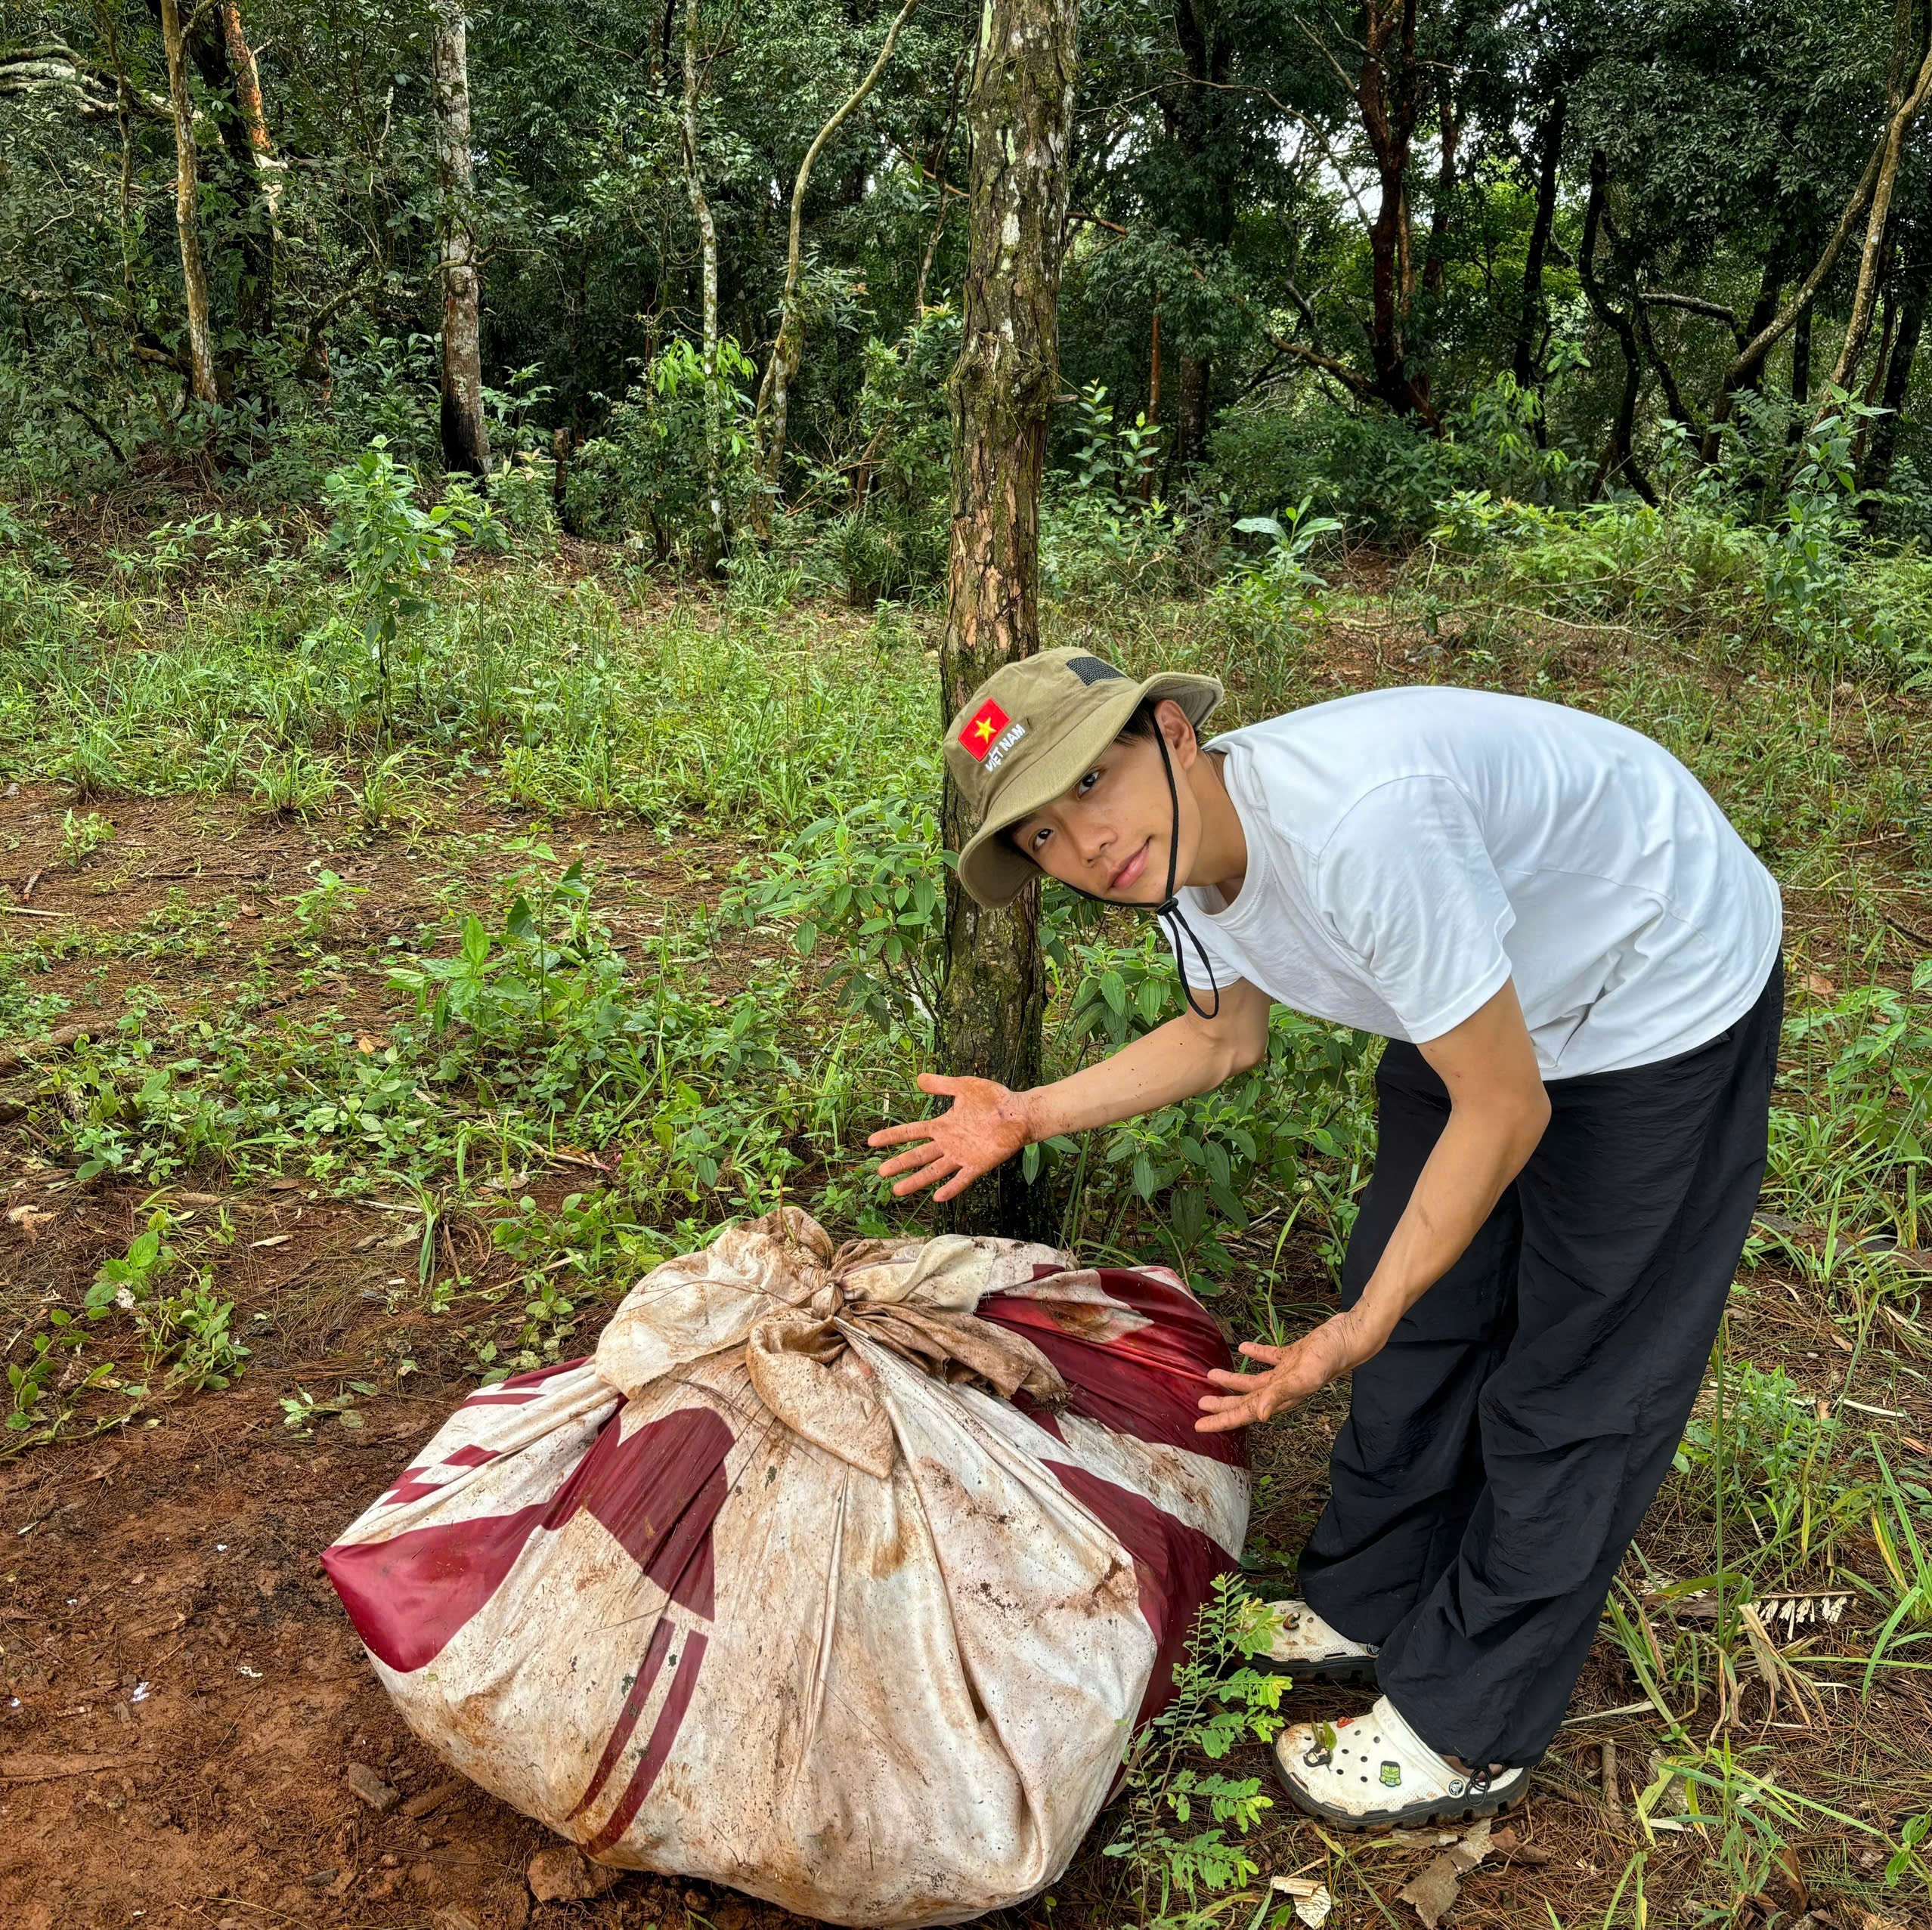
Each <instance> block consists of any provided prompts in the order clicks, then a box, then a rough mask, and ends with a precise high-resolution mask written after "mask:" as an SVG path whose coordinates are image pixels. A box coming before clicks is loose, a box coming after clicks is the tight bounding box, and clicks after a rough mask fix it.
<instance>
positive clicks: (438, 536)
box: [322, 436, 467, 735]
mask: <svg viewBox="0 0 1932 1930" xmlns="http://www.w3.org/2000/svg"><path fill="white" fill-rule="evenodd" d="M322 496H323V500H324V502H325V503H327V505H328V506H329V508H330V511H331V512H333V518H334V520H333V522H332V524H331V525H330V530H329V534H328V537H327V541H326V543H325V545H324V547H325V548H326V549H327V551H328V552H329V553H330V554H331V555H335V556H337V557H339V558H341V559H342V564H343V565H344V567H345V568H346V569H347V571H348V579H349V600H350V605H351V612H352V614H353V615H354V617H355V620H356V621H357V622H358V625H359V626H360V628H361V633H362V640H363V642H364V645H366V646H367V648H368V650H369V652H370V656H371V657H372V658H373V661H374V665H375V670H376V697H377V701H378V702H379V704H380V705H381V707H382V728H383V731H384V733H385V735H386V734H387V733H388V731H389V728H390V714H391V709H392V705H391V701H390V698H391V691H390V683H391V677H392V672H393V670H394V669H395V652H396V645H397V641H398V636H399V634H400V633H401V629H402V626H404V625H405V624H407V623H410V621H412V620H413V619H414V618H416V617H420V615H422V614H423V612H424V611H426V610H427V609H428V608H429V600H428V598H426V597H425V596H424V595H422V593H421V591H420V586H421V585H422V584H423V582H424V581H425V580H426V578H428V577H429V576H430V575H431V574H432V573H433V572H435V571H437V570H438V569H439V568H441V566H442V565H443V564H444V563H445V562H446V561H447V560H448V558H449V554H450V546H451V545H452V544H453V543H454V541H455V540H456V538H457V536H458V535H460V534H464V533H466V529H467V525H466V524H465V522H464V521H463V518H462V517H461V516H460V515H459V514H458V513H457V511H456V510H455V509H453V508H452V507H451V506H450V505H449V504H448V503H438V505H437V506H436V507H435V508H434V509H422V508H420V507H419V506H418V505H417V503H416V485H415V479H414V478H413V477H412V476H411V475H410V473H409V472H408V471H407V469H404V468H402V467H401V465H399V464H398V462H396V460H395V457H393V456H391V455H390V453H389V445H388V443H387V442H386V441H385V439H384V438H382V437H381V436H377V437H376V438H373V441H371V442H370V445H369V447H367V449H365V450H364V451H363V452H362V453H361V455H360V456H358V457H357V458H356V459H355V461H354V462H345V463H344V464H343V465H342V467H341V468H340V469H333V470H331V471H330V474H329V477H328V479H327V481H326V482H325V483H324V484H323V489H322Z"/></svg>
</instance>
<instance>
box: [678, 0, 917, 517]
mask: <svg viewBox="0 0 1932 1930" xmlns="http://www.w3.org/2000/svg"><path fill="white" fill-rule="evenodd" d="M918 4H919V0H905V4H904V5H903V6H902V7H901V8H899V11H898V12H897V13H896V14H894V15H893V22H892V25H891V26H889V27H888V28H887V29H886V37H885V45H884V46H883V47H881V48H880V49H879V57H878V59H877V60H875V61H874V62H873V63H872V66H871V68H870V70H868V72H867V73H866V75H865V79H863V80H862V81H860V82H859V85H857V86H856V87H855V88H853V90H852V91H851V92H850V94H847V96H846V97H845V100H844V103H843V104H842V105H841V107H840V108H839V110H838V113H835V114H834V115H833V116H832V117H831V119H830V120H828V122H826V123H825V125H824V126H823V127H822V128H819V131H818V134H817V136H816V138H814V140H813V143H812V144H811V146H810V147H808V148H807V149H806V150H805V158H804V159H803V160H802V161H800V162H799V164H798V176H797V179H796V180H795V181H793V183H792V184H791V234H790V236H789V237H788V240H787V243H786V246H785V292H784V293H783V294H782V295H781V296H780V297H779V330H778V339H777V340H776V341H775V342H773V343H772V352H771V354H770V356H769V357H768V358H767V359H766V363H765V379H764V380H763V382H760V384H759V385H758V401H757V408H756V409H755V410H754V413H753V416H752V431H751V433H752V440H753V441H754V444H756V446H757V451H758V474H759V476H760V479H761V480H762V481H763V484H764V485H765V489H766V501H767V502H769V501H770V500H772V499H774V498H776V496H777V494H778V487H779V469H780V468H781V467H782V465H783V463H784V461H785V414H786V408H787V404H788V401H789V398H790V396H791V384H792V382H793V381H794V379H795V378H796V377H797V373H798V365H799V362H800V358H801V357H803V354H804V352H805V317H804V312H803V303H802V302H800V298H799V283H800V280H801V278H802V277H803V272H804V259H805V257H804V234H805V190H806V188H807V186H808V185H809V184H810V181H811V179H812V169H813V164H814V163H815V162H816V161H817V159H818V158H819V155H820V154H822V153H823V152H824V151H825V144H826V143H827V142H828V141H830V140H831V138H832V136H833V135H835V134H836V133H838V131H839V129H840V128H842V127H843V126H844V125H845V123H846V122H847V120H849V119H850V118H851V116H853V113H856V111H857V110H858V108H859V107H860V105H861V104H862V103H863V102H864V101H865V97H866V95H867V94H870V93H871V92H872V89H873V88H875V87H876V86H878V84H879V76H880V75H881V74H882V73H884V72H885V69H886V63H887V61H888V60H890V59H891V58H892V50H893V48H894V47H895V46H896V45H898V43H899V29H900V28H901V27H903V26H904V25H905V24H906V21H907V20H908V19H909V17H911V14H912V9H913V8H915V7H916V6H917V5H918ZM694 178H695V177H694ZM940 205H941V206H942V208H943V206H944V205H945V196H944V191H943V190H942V191H941V195H940Z"/></svg>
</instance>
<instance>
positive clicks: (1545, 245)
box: [1511, 87, 1570, 442]
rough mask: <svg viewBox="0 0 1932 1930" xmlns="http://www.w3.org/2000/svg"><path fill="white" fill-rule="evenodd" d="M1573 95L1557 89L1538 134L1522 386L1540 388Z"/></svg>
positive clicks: (1526, 258)
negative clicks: (1546, 300) (1549, 268)
mask: <svg viewBox="0 0 1932 1930" xmlns="http://www.w3.org/2000/svg"><path fill="white" fill-rule="evenodd" d="M1569 101H1570V97H1569V94H1568V90H1567V89H1565V88H1561V87H1559V88H1557V90H1556V93H1555V94H1553V95H1552V97H1550V106H1549V107H1548V109H1547V110H1546V112H1545V113H1544V115H1543V125H1542V126H1541V127H1540V128H1539V129H1538V130H1537V169H1536V210H1535V212H1534V214H1533V215H1531V218H1530V232H1529V245H1528V247H1527V248H1526V249H1525V251H1524V254H1523V308H1522V314H1521V315H1519V317H1517V320H1516V351H1515V354H1514V355H1513V356H1512V358H1511V367H1512V368H1513V370H1514V371H1515V373H1516V386H1517V387H1518V388H1520V389H1525V390H1528V389H1531V388H1540V386H1541V384H1542V373H1541V371H1540V370H1538V368H1537V365H1536V338H1537V332H1538V331H1539V330H1540V329H1541V327H1542V326H1543V263H1544V262H1545V261H1547V259H1548V258H1549V255H1550V233H1551V230H1553V228H1554V227H1555V226H1556V171H1557V169H1558V167H1559V165H1560V164H1561V162H1562V156H1563V128H1564V124H1565V122H1566V121H1567V120H1568V116H1569V111H1570V108H1569ZM1536 420H1537V441H1538V442H1540V441H1542V440H1543V437H1544V435H1545V434H1546V433H1547V431H1545V429H1544V427H1543V414H1542V411H1541V410H1538V411H1537V419H1536Z"/></svg>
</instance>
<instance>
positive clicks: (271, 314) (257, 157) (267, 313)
mask: <svg viewBox="0 0 1932 1930" xmlns="http://www.w3.org/2000/svg"><path fill="white" fill-rule="evenodd" d="M221 36H222V39H224V41H225V42H227V44H228V73H229V76H230V77H231V80H232V82H233V85H234V94H235V106H236V107H237V110H239V112H240V116H241V124H242V128H243V131H244V132H245V133H246V135H247V138H248V151H249V157H250V159H251V160H252V162H253V165H254V169H255V188H256V191H257V192H258V193H259V195H260V196H261V198H262V229H263V234H262V247H261V249H260V251H259V252H260V255H261V260H260V261H259V265H258V269H257V273H258V276H259V286H258V287H257V289H256V292H255V317H254V320H255V328H256V329H258V330H259V331H261V332H263V333H266V332H268V330H269V329H271V328H272V327H273V326H274V321H275V274H276V264H277V261H279V260H280V256H281V252H282V163H281V162H280V160H279V159H277V156H276V153H275V144H274V140H273V139H272V138H271V137H270V135H269V132H268V110H267V108H266V107H265V104H264V103H263V101H262V70H261V69H260V68H259V66H257V65H256V64H255V49H254V48H252V47H251V46H250V45H249V44H248V35H247V33H246V31H245V29H243V25H242V17H241V8H240V6H239V5H237V4H236V0H224V4H223V5H222V7H221Z"/></svg>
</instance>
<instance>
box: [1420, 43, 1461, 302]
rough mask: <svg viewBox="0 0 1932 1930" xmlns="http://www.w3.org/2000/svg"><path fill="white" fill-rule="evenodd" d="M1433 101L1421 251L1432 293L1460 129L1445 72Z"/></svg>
mask: <svg viewBox="0 0 1932 1930" xmlns="http://www.w3.org/2000/svg"><path fill="white" fill-rule="evenodd" d="M1436 109H1437V125H1438V138H1439V139H1440V141H1441V152H1440V155H1439V157H1438V161H1437V163H1436V169H1435V203H1434V205H1433V206H1432V207H1431V208H1430V209H1429V243H1428V246H1426V248H1425V249H1423V272H1422V284H1423V287H1424V288H1425V289H1427V290H1428V292H1429V293H1430V294H1432V295H1440V294H1441V292H1442V281H1443V276H1444V271H1445V268H1444V257H1445V256H1446V255H1447V252H1448V240H1449V213H1450V210H1451V208H1452V207H1453V206H1454V204H1455V199H1456V146H1457V141H1459V140H1460V138H1461V135H1462V129H1461V128H1460V126H1459V125H1457V119H1456V102H1455V97H1454V94H1452V93H1451V91H1450V87H1449V81H1448V77H1447V75H1445V76H1444V77H1443V79H1442V81H1441V94H1440V96H1439V97H1438V100H1437V102H1436Z"/></svg>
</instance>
